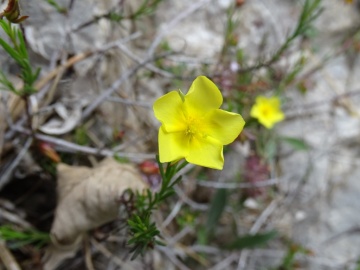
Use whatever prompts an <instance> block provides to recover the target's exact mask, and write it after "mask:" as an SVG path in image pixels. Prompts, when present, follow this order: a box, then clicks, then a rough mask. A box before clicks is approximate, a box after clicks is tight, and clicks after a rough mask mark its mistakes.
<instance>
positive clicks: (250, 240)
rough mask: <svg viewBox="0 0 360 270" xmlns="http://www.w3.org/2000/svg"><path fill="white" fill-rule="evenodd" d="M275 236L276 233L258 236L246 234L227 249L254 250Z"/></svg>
mask: <svg viewBox="0 0 360 270" xmlns="http://www.w3.org/2000/svg"><path fill="white" fill-rule="evenodd" d="M275 236H277V232H276V231H271V232H267V233H259V234H247V235H243V236H241V237H238V238H237V239H235V240H234V241H233V242H232V243H230V244H229V245H228V246H227V248H228V249H244V248H255V247H258V246H261V245H264V244H265V243H266V242H268V241H269V240H271V239H273V238H274V237H275Z"/></svg>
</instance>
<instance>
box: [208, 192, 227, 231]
mask: <svg viewBox="0 0 360 270" xmlns="http://www.w3.org/2000/svg"><path fill="white" fill-rule="evenodd" d="M226 200H227V190H226V189H218V190H217V191H216V193H215V196H214V197H213V199H212V200H211V205H210V209H209V213H208V218H207V222H206V231H207V232H208V233H210V232H212V231H213V230H214V229H215V227H216V225H217V223H218V222H219V219H220V217H221V214H222V213H223V212H224V209H225V206H226Z"/></svg>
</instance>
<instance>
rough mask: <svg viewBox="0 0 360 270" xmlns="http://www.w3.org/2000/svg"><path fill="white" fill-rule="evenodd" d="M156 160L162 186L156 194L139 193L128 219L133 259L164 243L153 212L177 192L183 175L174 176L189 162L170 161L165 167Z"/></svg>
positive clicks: (129, 242)
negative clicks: (153, 220)
mask: <svg viewBox="0 0 360 270" xmlns="http://www.w3.org/2000/svg"><path fill="white" fill-rule="evenodd" d="M156 160H157V163H158V165H159V171H160V176H161V178H162V183H161V188H160V190H159V191H158V192H156V193H155V194H153V193H152V192H151V191H150V190H147V192H146V193H145V194H141V193H137V194H136V201H135V209H136V210H135V212H134V213H133V214H132V215H131V216H130V218H129V220H128V225H129V229H130V234H131V238H130V240H129V241H128V244H129V245H132V246H133V247H132V249H131V251H130V252H131V253H132V257H131V258H132V259H135V258H136V257H137V256H138V255H140V254H143V253H144V252H145V251H146V250H147V249H148V248H153V247H154V246H155V245H164V243H162V242H161V241H159V240H158V238H159V235H160V231H159V230H158V229H157V226H156V224H155V222H152V218H151V217H152V212H153V211H154V210H155V209H157V207H158V206H159V205H160V204H161V203H162V202H164V201H165V200H166V199H167V198H168V197H170V196H171V195H173V194H174V193H175V191H174V186H175V185H176V184H177V183H178V182H179V181H180V180H181V176H179V177H177V178H176V179H174V177H175V175H176V174H177V173H178V172H179V171H180V170H181V169H182V168H184V166H186V164H187V162H186V161H183V162H178V163H175V164H171V163H168V164H167V166H166V169H164V167H163V165H162V163H161V162H160V161H159V157H158V156H157V157H156Z"/></svg>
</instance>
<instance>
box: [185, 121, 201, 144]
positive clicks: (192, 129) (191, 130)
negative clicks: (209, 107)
mask: <svg viewBox="0 0 360 270" xmlns="http://www.w3.org/2000/svg"><path fill="white" fill-rule="evenodd" d="M198 127H199V122H198V120H196V119H194V118H192V117H189V118H187V121H186V129H185V135H186V136H187V137H188V138H189V140H191V139H192V138H193V137H194V135H195V134H197V133H199V128H198Z"/></svg>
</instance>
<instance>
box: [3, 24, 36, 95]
mask: <svg viewBox="0 0 360 270" xmlns="http://www.w3.org/2000/svg"><path fill="white" fill-rule="evenodd" d="M0 27H1V28H2V29H3V30H4V32H5V34H6V35H7V36H8V37H9V39H10V43H8V42H7V41H5V40H4V39H2V38H0V46H1V47H2V48H3V49H4V50H5V52H6V53H8V54H9V56H10V57H11V58H13V59H14V60H15V61H16V63H18V65H19V66H20V68H21V74H20V77H21V78H22V79H23V82H24V86H23V88H22V89H21V90H16V88H15V86H14V85H13V84H12V83H11V82H10V80H8V79H7V78H6V75H5V74H4V73H2V72H1V74H0V84H2V89H3V90H8V91H11V92H14V93H15V94H17V95H20V96H28V95H31V94H33V93H34V92H36V89H35V87H34V83H35V81H36V80H37V78H38V76H39V73H40V68H37V69H33V67H32V66H31V64H30V60H29V54H28V51H27V48H26V44H25V39H24V36H23V33H22V31H21V30H20V29H19V28H17V27H15V26H14V25H13V24H12V23H11V22H8V21H5V20H0Z"/></svg>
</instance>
